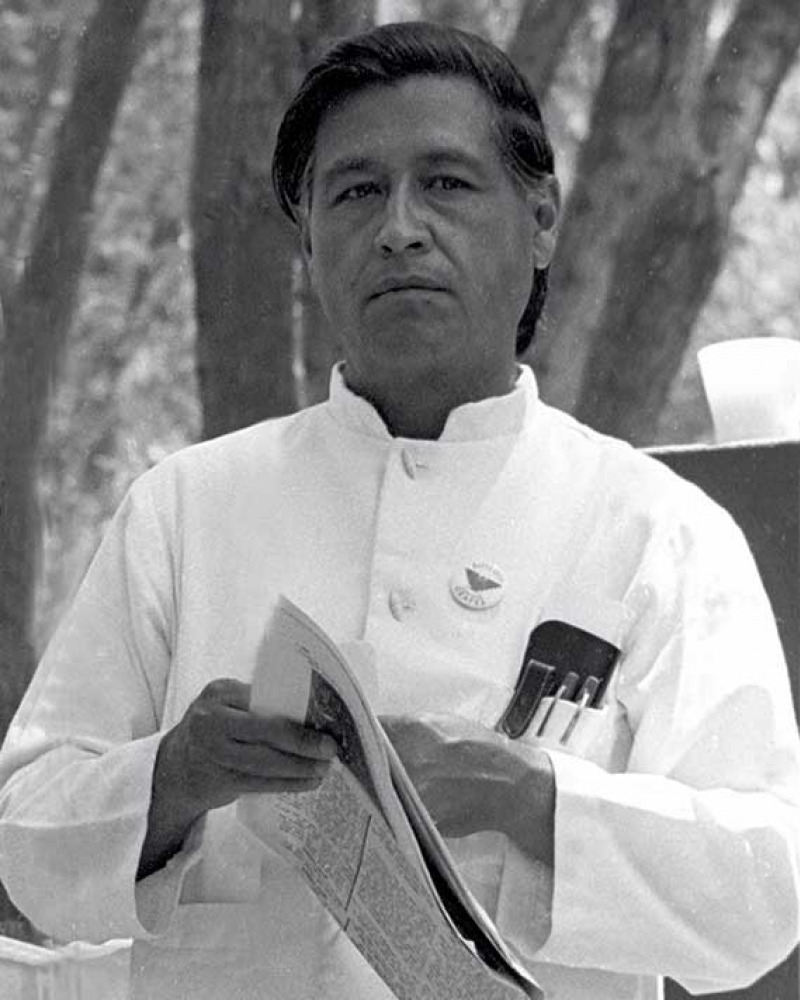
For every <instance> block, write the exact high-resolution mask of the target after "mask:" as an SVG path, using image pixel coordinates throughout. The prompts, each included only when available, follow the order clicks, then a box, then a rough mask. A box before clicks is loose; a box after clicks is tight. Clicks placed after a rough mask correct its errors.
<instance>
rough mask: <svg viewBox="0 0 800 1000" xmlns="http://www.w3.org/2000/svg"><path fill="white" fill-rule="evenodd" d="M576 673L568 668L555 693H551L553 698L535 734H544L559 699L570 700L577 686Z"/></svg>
mask: <svg viewBox="0 0 800 1000" xmlns="http://www.w3.org/2000/svg"><path fill="white" fill-rule="evenodd" d="M578 680H579V678H578V675H577V674H576V673H575V671H574V670H570V672H569V673H568V674H566V675H565V677H564V679H563V680H562V681H561V683H560V684H559V686H558V689H557V690H556V693H555V694H554V695H553V700H552V701H551V702H550V704H549V705H548V706H547V711H546V712H545V713H544V718H543V719H542V721H541V722H540V723H539V728H538V729H537V730H536V735H537V736H542V735H544V731H545V729H546V728H547V723H548V722H549V721H550V716H551V715H552V714H553V712H554V711H555V707H556V705H557V704H558V702H559V701H571V700H572V697H573V695H574V694H575V689H576V688H577V687H578Z"/></svg>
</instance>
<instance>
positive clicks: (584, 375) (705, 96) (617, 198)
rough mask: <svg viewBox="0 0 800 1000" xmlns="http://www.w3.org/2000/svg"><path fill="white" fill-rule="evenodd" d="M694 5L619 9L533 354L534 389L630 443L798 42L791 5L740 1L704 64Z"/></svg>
mask: <svg viewBox="0 0 800 1000" xmlns="http://www.w3.org/2000/svg"><path fill="white" fill-rule="evenodd" d="M707 7H708V5H706V4H704V3H702V2H696V0H682V2H681V3H679V4H674V5H670V6H669V7H666V6H664V7H663V8H660V9H659V10H658V11H654V9H653V8H648V9H647V10H645V9H644V7H643V5H640V4H637V3H635V2H632V0H625V2H623V3H622V4H621V6H620V11H619V16H618V22H617V25H616V26H615V29H614V33H613V35H612V39H611V45H610V50H609V57H608V63H607V67H606V75H605V77H604V79H603V81H602V83H601V85H600V88H599V91H598V94H597V97H596V107H597V113H596V116H595V119H594V121H593V125H592V131H591V133H590V136H589V138H588V140H587V143H586V145H585V147H584V149H583V151H582V156H581V162H580V166H579V175H578V179H577V182H576V188H575V191H574V193H573V198H572V199H571V202H570V205H569V206H568V211H567V216H566V220H565V225H564V239H563V241H562V245H561V247H560V248H559V252H558V259H557V265H556V267H555V268H554V282H553V288H552V296H553V299H552V301H553V310H552V313H551V317H552V320H551V323H552V326H551V329H550V330H549V334H550V336H549V337H548V338H546V340H545V342H544V343H543V344H542V345H539V350H540V352H541V353H540V358H541V361H542V363H543V369H544V371H543V379H542V381H543V394H544V395H545V396H546V397H547V398H549V399H551V400H554V401H555V402H556V403H557V404H559V405H562V406H564V407H565V408H568V409H572V410H573V411H574V412H575V413H576V414H577V416H578V417H579V418H580V419H582V420H585V421H586V422H588V423H590V424H592V425H593V426H595V427H597V428H599V429H601V430H603V431H606V432H608V433H612V434H617V435H619V436H621V437H625V438H627V439H629V440H631V441H633V442H634V443H637V444H647V443H650V442H652V440H653V439H654V437H655V434H656V429H657V424H658V418H659V414H660V412H661V409H662V408H663V405H664V403H665V402H666V399H667V396H668V393H669V388H670V385H671V382H672V380H673V378H674V376H675V374H676V373H677V371H678V369H679V367H680V364H681V361H682V358H683V354H684V352H685V349H686V345H687V343H688V340H689V337H690V334H691V330H692V327H693V325H694V322H695V321H696V318H697V316H698V314H699V312H700V309H701V308H702V306H703V303H704V302H705V300H706V298H707V297H708V294H709V292H710V290H711V287H712V285H713V282H714V279H715V277H716V275H717V272H718V270H719V267H720V265H721V263H722V260H723V257H724V253H725V249H726V236H727V232H728V227H729V221H730V216H731V211H732V209H733V206H734V204H735V202H736V199H737V198H738V196H739V194H740V192H741V189H742V186H743V183H744V179H745V177H746V173H747V168H748V166H749V163H750V160H751V157H752V153H753V149H754V147H755V143H756V140H757V138H758V135H759V134H760V132H761V129H762V127H763V124H764V121H765V118H766V115H767V113H768V111H769V109H770V107H771V105H772V102H773V100H774V97H775V95H776V93H777V91H778V89H779V86H780V83H781V82H782V80H783V79H784V77H785V75H786V73H787V72H788V69H789V68H790V66H791V64H792V62H793V59H794V57H795V55H796V53H797V50H798V45H800V9H798V8H797V5H796V3H795V2H794V0H767V2H763V0H743V2H742V3H741V4H740V6H739V8H738V10H737V13H736V17H735V19H734V21H733V22H732V24H731V25H730V27H729V29H728V31H727V33H726V35H725V37H724V39H723V41H722V43H721V45H720V47H719V48H718V51H717V54H716V57H715V59H714V61H713V64H712V65H710V66H709V65H708V56H707V52H706V43H705V35H706V30H705V29H706V24H707V16H708V10H707ZM542 348H545V350H544V351H542Z"/></svg>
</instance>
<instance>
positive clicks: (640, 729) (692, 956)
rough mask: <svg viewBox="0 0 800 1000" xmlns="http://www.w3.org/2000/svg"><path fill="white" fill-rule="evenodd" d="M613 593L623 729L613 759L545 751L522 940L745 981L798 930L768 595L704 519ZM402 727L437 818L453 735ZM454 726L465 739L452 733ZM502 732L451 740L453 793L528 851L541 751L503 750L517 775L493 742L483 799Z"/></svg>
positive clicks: (746, 560)
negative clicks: (544, 858) (608, 762)
mask: <svg viewBox="0 0 800 1000" xmlns="http://www.w3.org/2000/svg"><path fill="white" fill-rule="evenodd" d="M662 541H663V540H662ZM626 603H627V604H628V606H629V608H630V610H631V613H632V617H634V625H633V628H632V630H631V635H630V638H629V643H628V647H629V648H628V649H627V650H626V656H625V660H624V662H623V664H622V666H621V668H620V675H619V678H618V685H617V691H616V696H617V698H618V699H619V701H620V702H621V704H622V707H623V709H624V713H625V715H626V719H627V722H628V723H629V725H630V728H631V730H632V748H631V755H630V760H629V764H628V773H624V774H608V773H606V772H605V771H603V770H602V769H601V768H599V767H598V766H596V765H595V764H593V763H592V762H591V761H588V760H581V759H577V758H574V757H570V756H567V755H566V754H563V753H560V752H558V751H552V752H550V751H548V755H549V758H550V760H551V762H552V766H553V770H554V774H555V787H556V796H555V800H556V801H555V814H554V827H553V830H554V841H553V844H554V849H553V858H554V870H555V883H554V897H553V910H552V932H551V935H550V937H549V939H548V940H547V941H546V943H545V944H544V947H542V948H541V949H540V950H539V951H538V952H537V951H536V942H533V943H531V942H528V943H527V947H526V948H525V951H526V952H527V953H528V954H530V955H531V957H532V959H535V960H537V961H549V962H554V963H558V964H565V965H573V966H578V967H584V968H601V969H607V970H610V971H616V972H627V973H639V974H643V975H657V974H660V975H670V976H673V977H674V978H676V979H678V980H680V981H682V982H683V983H684V984H685V985H687V986H689V987H690V988H692V989H699V990H709V989H722V988H724V987H726V986H734V985H743V984H745V983H746V982H748V981H751V980H753V979H755V978H757V977H758V976H759V975H761V974H763V973H764V972H765V971H766V970H767V969H768V968H770V967H771V966H772V965H774V964H775V963H777V962H778V961H780V959H781V958H782V957H784V955H785V954H786V953H787V952H788V951H789V950H790V949H791V947H792V946H793V944H794V943H795V942H796V941H797V934H798V929H797V928H798V925H797V920H798V917H797V898H798V871H799V870H800V750H799V749H798V736H797V729H796V725H795V722H794V718H793V715H792V709H791V694H790V691H789V686H788V683H787V676H786V669H785V664H784V661H783V657H782V654H781V650H780V643H779V640H778V637H777V633H776V630H775V627H774V622H773V620H772V616H771V612H770V609H769V606H768V602H767V600H766V598H765V596H764V594H763V590H762V588H761V587H760V584H759V583H758V580H757V577H756V574H755V571H754V568H753V566H752V563H751V560H750V557H749V554H748V553H747V552H746V550H745V548H744V546H743V543H742V541H741V539H740V538H739V537H738V535H737V534H736V533H735V532H732V531H730V530H729V528H728V527H727V525H726V523H725V522H722V523H720V522H719V521H714V522H713V523H710V524H709V525H707V526H705V530H704V531H703V532H702V539H700V540H696V543H695V542H693V543H692V544H691V545H690V546H689V547H688V548H687V547H685V546H684V547H682V546H681V545H679V544H678V543H677V542H673V541H672V540H669V541H668V542H664V543H663V544H661V543H660V544H658V545H656V546H654V547H653V550H652V552H651V553H650V555H649V556H648V558H647V560H646V565H644V566H643V567H642V570H641V573H640V574H639V576H638V577H637V579H636V580H635V581H634V582H633V584H632V585H631V588H630V591H629V593H628V595H627V601H626ZM473 728H474V727H473ZM409 736H410V738H409V739H408V740H407V742H406V746H405V751H404V753H403V754H401V755H402V756H404V759H405V761H406V763H407V764H409V767H410V771H411V773H412V776H413V775H416V777H417V779H418V780H419V781H420V783H421V785H422V788H421V791H422V794H423V797H425V798H426V800H427V801H428V802H429V804H430V805H431V808H432V810H433V812H434V815H435V816H436V815H437V811H438V812H439V813H440V814H441V815H442V817H443V819H444V821H445V822H446V823H448V824H453V823H454V819H455V817H449V816H447V797H446V796H445V795H444V794H443V791H442V788H443V784H444V783H445V782H446V780H447V779H448V777H452V776H453V774H454V773H455V772H456V768H455V766H454V761H455V760H456V756H455V751H454V750H453V748H452V746H449V745H447V744H450V743H452V739H449V740H447V741H444V743H443V744H442V745H441V746H440V748H439V750H438V751H437V752H436V753H435V754H431V753H419V751H418V749H417V748H418V747H423V746H424V745H425V741H424V740H421V739H420V736H419V734H418V733H417V734H414V733H412V732H411V731H409ZM432 739H434V737H428V741H429V743H430V741H431V740H432ZM435 739H436V741H437V742H439V743H441V742H442V741H441V737H440V736H437V737H435ZM461 739H462V740H469V741H471V740H472V736H470V734H469V733H467V732H465V731H463V730H462V733H461ZM501 740H502V738H501V737H499V736H498V734H495V733H486V734H485V736H484V740H483V742H484V743H485V744H486V747H487V749H486V752H485V753H484V755H483V757H482V758H481V759H480V760H479V759H478V758H477V757H476V753H477V751H475V749H474V747H472V748H470V746H469V743H465V747H464V750H465V752H464V753H463V754H461V760H462V762H463V763H464V768H463V770H462V771H461V772H460V777H461V782H462V785H463V784H464V783H466V784H467V786H468V787H469V792H468V793H467V794H466V795H464V792H463V788H462V791H461V793H460V794H461V796H462V797H463V798H464V801H465V802H469V803H470V804H471V805H470V808H474V807H475V804H481V803H482V805H479V806H478V807H477V809H476V812H475V815H476V817H477V819H478V821H479V822H480V823H482V824H484V826H486V825H487V823H488V824H491V828H498V827H500V828H502V829H503V830H504V832H506V833H508V834H509V836H510V837H511V838H512V840H513V841H514V842H515V843H516V844H517V846H518V847H519V848H520V850H521V851H522V852H523V853H525V854H527V855H528V856H529V857H532V858H535V857H537V853H538V850H539V849H538V846H537V845H539V844H544V845H547V844H548V843H549V838H550V836H551V834H550V827H549V823H548V821H547V809H546V808H543V806H544V803H545V802H547V801H548V797H547V794H546V793H544V794H542V791H541V788H542V785H541V774H542V765H541V758H540V756H539V755H540V754H541V753H542V751H541V750H539V749H538V748H536V747H535V744H532V745H529V746H520V747H517V748H515V750H516V752H517V753H518V754H519V755H520V756H523V755H525V754H527V753H530V754H531V755H532V756H531V757H530V768H531V774H532V775H533V777H532V778H531V780H530V782H529V783H528V784H527V785H526V783H525V780H524V778H522V779H520V777H519V774H518V764H517V763H513V762H512V761H511V758H510V757H509V758H508V762H507V771H508V774H509V775H517V776H516V777H515V778H514V779H513V780H511V781H510V782H508V783H507V785H506V787H507V788H508V789H509V791H510V794H509V795H507V796H506V795H505V794H504V795H502V796H501V799H500V800H498V798H497V789H498V788H502V787H503V786H502V784H498V782H497V781H496V780H495V779H494V778H492V777H491V775H492V773H493V772H494V771H497V770H498V768H495V767H494V765H493V763H492V762H493V761H495V762H497V761H499V760H500V756H499V754H500V752H501V751H502V745H501V743H500V741H501ZM477 742H478V743H479V742H480V740H478V741H477ZM498 747H499V749H498ZM431 758H435V759H436V761H437V767H438V769H439V770H438V775H434V771H433V769H432V767H431V764H430V759H431ZM470 773H471V774H472V781H473V784H470V782H469V775H470ZM432 776H433V777H434V778H435V780H433V781H432V780H431V779H432ZM487 780H488V781H489V784H488V785H487ZM426 783H430V788H431V789H433V794H428V795H427V796H426V794H425V785H426ZM487 787H488V788H489V789H490V790H489V791H488V793H487V794H485V795H484V790H485V789H486V788H487ZM537 789H538V791H537ZM487 811H491V812H494V813H495V818H494V819H493V820H491V819H488V818H487V816H486V812H487ZM468 814H469V810H468V809H467V808H465V809H464V817H467V816H468ZM504 814H506V815H510V816H512V817H516V821H515V820H514V819H513V818H512V819H511V820H505V821H504V820H503V816H504ZM450 828H451V829H454V830H455V829H456V826H455V825H451V827H450ZM538 856H539V857H541V854H539V855H538ZM501 929H503V928H501ZM513 930H514V929H513V928H505V929H504V932H508V933H513ZM523 944H524V942H523ZM534 952H536V954H535V955H534V954H533V953H534Z"/></svg>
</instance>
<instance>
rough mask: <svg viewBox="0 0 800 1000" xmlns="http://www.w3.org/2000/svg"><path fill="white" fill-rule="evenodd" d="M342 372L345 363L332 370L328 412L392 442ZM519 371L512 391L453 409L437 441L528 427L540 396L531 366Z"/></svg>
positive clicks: (498, 434)
mask: <svg viewBox="0 0 800 1000" xmlns="http://www.w3.org/2000/svg"><path fill="white" fill-rule="evenodd" d="M343 369H344V364H343V363H342V362H340V363H339V364H338V365H336V366H335V367H334V368H333V370H332V371H331V379H330V396H329V398H328V409H329V411H330V412H331V414H332V416H333V418H334V419H335V420H336V421H337V423H340V424H343V425H344V426H346V427H348V428H349V429H350V430H353V431H356V432H357V433H361V434H366V435H368V436H369V437H373V438H381V439H383V440H387V441H388V440H393V438H392V435H391V434H390V433H389V430H388V429H387V427H386V424H385V423H384V422H383V418H382V417H381V416H380V414H379V413H378V411H377V410H376V409H375V407H374V406H373V405H372V404H371V403H369V402H367V400H366V399H364V398H363V397H361V396H359V395H357V394H356V393H355V392H353V390H352V389H350V387H349V386H348V385H347V383H346V382H345V380H344V372H343ZM518 372H519V374H518V376H517V381H516V382H515V383H514V388H513V389H512V390H511V392H507V393H505V394H504V395H502V396H490V397H489V398H487V399H481V400H478V401H477V402H473V403H465V404H464V405H463V406H457V407H456V408H455V409H454V410H452V411H451V412H450V414H449V416H448V418H447V423H446V424H445V427H444V430H443V431H442V434H441V436H440V437H439V438H438V439H437V440H438V442H441V443H455V442H462V443H463V442H466V441H481V440H487V439H490V438H499V437H504V436H506V435H509V434H518V433H519V432H520V431H522V430H523V429H524V428H525V427H527V426H528V425H529V424H530V423H531V421H532V420H533V415H534V411H535V410H536V406H537V404H538V400H539V393H538V389H537V385H536V378H535V376H534V374H533V371H532V370H531V369H530V367H529V366H528V365H519V366H518ZM428 443H434V442H428Z"/></svg>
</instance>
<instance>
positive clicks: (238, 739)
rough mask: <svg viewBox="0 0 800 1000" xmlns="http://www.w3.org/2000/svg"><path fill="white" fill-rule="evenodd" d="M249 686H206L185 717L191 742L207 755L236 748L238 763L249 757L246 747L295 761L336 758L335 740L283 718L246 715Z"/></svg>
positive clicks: (220, 682)
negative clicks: (193, 741) (288, 756)
mask: <svg viewBox="0 0 800 1000" xmlns="http://www.w3.org/2000/svg"><path fill="white" fill-rule="evenodd" d="M249 704H250V686H249V685H247V684H242V683H241V682H240V681H235V680H232V679H227V678H224V679H220V680H215V681H212V682H211V683H210V684H208V685H206V687H205V688H204V689H203V691H202V692H201V693H200V695H199V696H198V698H197V699H196V701H195V702H194V703H193V705H192V707H191V710H190V715H189V728H190V733H191V735H192V738H193V739H194V740H196V742H197V743H198V744H200V745H202V746H205V747H207V748H208V749H209V750H210V751H216V753H221V752H223V753H224V754H225V755H226V756H227V755H228V754H229V753H230V752H232V751H233V750H234V749H237V748H234V747H232V746H231V744H243V745H245V747H240V748H238V750H239V752H240V754H241V759H242V760H248V759H249V758H250V756H251V754H250V753H248V751H247V749H246V747H247V746H252V747H255V748H256V750H257V751H258V750H259V749H261V748H264V749H267V748H271V749H272V750H275V751H278V752H279V753H281V754H288V755H290V756H293V757H297V758H303V759H305V758H310V759H311V760H317V761H330V760H332V759H333V757H335V756H336V752H337V746H336V742H335V740H333V739H332V737H330V736H329V735H327V734H325V733H321V732H318V731H317V730H315V729H311V728H310V727H308V726H304V725H303V724H302V723H300V722H296V721H294V720H292V719H287V718H285V717H283V716H259V715H256V714H254V713H253V712H251V711H250V708H249Z"/></svg>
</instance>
